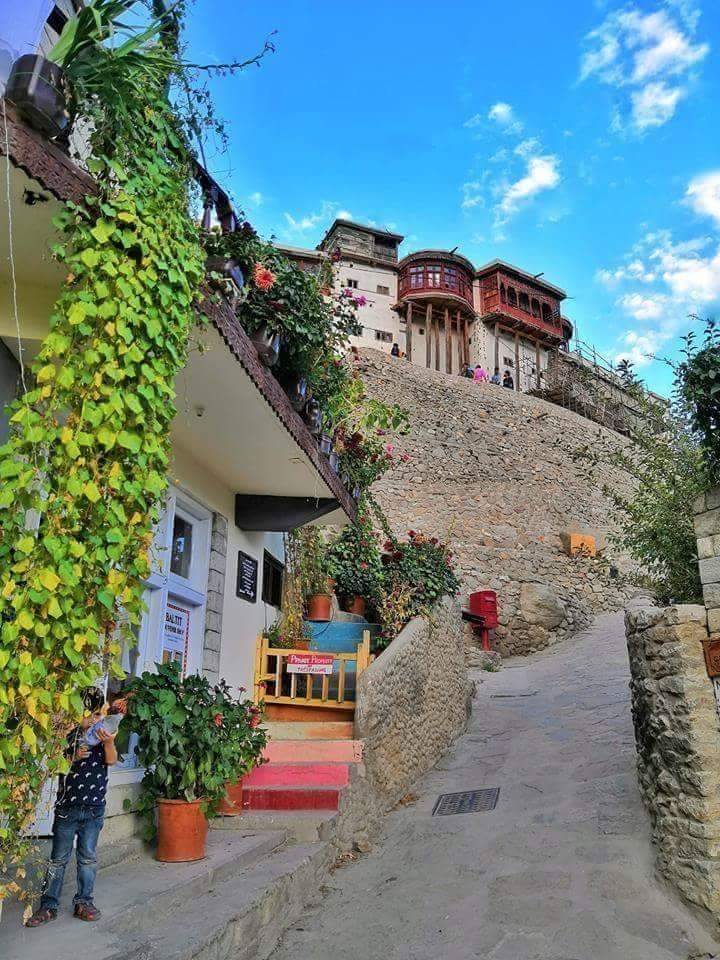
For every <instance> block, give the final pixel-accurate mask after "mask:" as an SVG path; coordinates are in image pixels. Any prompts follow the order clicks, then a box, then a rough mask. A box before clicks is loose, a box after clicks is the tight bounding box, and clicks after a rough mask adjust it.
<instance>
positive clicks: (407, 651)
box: [355, 599, 472, 809]
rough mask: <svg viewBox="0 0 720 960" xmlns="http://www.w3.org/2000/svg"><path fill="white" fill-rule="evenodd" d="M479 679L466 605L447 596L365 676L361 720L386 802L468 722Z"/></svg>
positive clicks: (372, 775) (371, 774)
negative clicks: (466, 632)
mask: <svg viewBox="0 0 720 960" xmlns="http://www.w3.org/2000/svg"><path fill="white" fill-rule="evenodd" d="M471 693H472V684H471V682H470V680H469V679H468V676H467V667H466V658H465V641H464V636H463V629H462V621H461V619H460V611H459V607H458V604H457V603H456V602H455V601H452V600H449V599H446V600H445V601H443V602H442V604H440V606H439V608H438V609H437V610H436V611H435V612H434V614H433V616H432V618H431V619H424V618H417V619H415V620H412V621H411V622H410V623H409V624H408V625H407V626H406V627H405V628H404V630H402V632H401V633H400V634H399V635H398V636H397V637H396V639H395V640H394V641H393V642H392V644H391V645H390V646H389V647H388V648H387V650H385V651H384V652H383V653H382V654H381V655H380V656H379V657H378V658H377V659H376V660H375V661H374V662H373V663H372V664H370V666H369V667H368V668H367V670H365V671H364V672H363V673H362V674H361V676H360V677H359V679H358V690H357V707H356V711H355V725H356V733H357V736H358V737H362V738H363V739H364V741H365V746H364V759H365V764H366V769H367V776H368V779H369V780H370V782H371V783H372V785H373V788H374V791H375V792H376V793H377V794H378V795H379V797H380V798H381V804H382V806H384V807H385V808H386V809H387V808H389V807H391V806H393V805H394V804H395V803H396V802H397V801H398V800H399V799H400V798H401V797H402V796H403V795H404V794H405V793H407V791H408V790H409V788H410V787H411V786H412V784H413V783H414V782H415V780H417V779H418V777H420V776H421V775H422V774H423V773H425V772H426V771H427V770H429V769H430V768H431V767H432V766H434V764H435V763H437V761H438V760H439V759H440V757H441V756H442V755H443V754H444V753H445V751H446V750H447V749H448V747H449V746H450V744H451V743H452V742H453V740H454V739H455V738H456V737H457V736H458V735H459V734H460V733H461V732H462V731H463V730H464V729H465V725H466V723H467V719H468V716H469V712H470V697H471Z"/></svg>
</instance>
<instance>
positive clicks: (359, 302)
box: [354, 294, 367, 307]
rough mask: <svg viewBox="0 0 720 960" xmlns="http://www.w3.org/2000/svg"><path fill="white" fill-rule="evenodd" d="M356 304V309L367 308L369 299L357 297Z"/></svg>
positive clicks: (361, 296)
mask: <svg viewBox="0 0 720 960" xmlns="http://www.w3.org/2000/svg"><path fill="white" fill-rule="evenodd" d="M354 303H355V306H356V307H366V306H367V297H365V296H363V295H362V294H360V296H359V297H355V299H354Z"/></svg>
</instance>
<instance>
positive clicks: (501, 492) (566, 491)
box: [359, 349, 635, 655]
mask: <svg viewBox="0 0 720 960" xmlns="http://www.w3.org/2000/svg"><path fill="white" fill-rule="evenodd" d="M359 366H360V367H361V369H362V372H363V377H364V379H365V382H366V385H367V389H368V391H369V392H370V394H371V395H372V396H374V397H377V398H378V399H382V400H385V401H388V402H396V403H399V404H400V405H401V406H402V407H404V408H405V409H406V410H407V411H408V413H409V415H410V422H411V432H410V433H409V435H408V436H407V437H404V438H402V440H401V441H400V448H401V451H402V452H406V453H407V454H409V457H410V459H409V460H407V462H404V461H401V462H399V463H398V464H397V465H396V467H395V468H394V469H393V470H392V471H390V473H388V475H387V476H386V477H385V478H384V479H383V480H382V481H381V482H380V483H379V484H377V485H376V487H375V488H374V492H375V493H376V494H377V496H378V499H379V501H380V503H381V505H382V506H383V508H384V509H385V511H386V512H387V515H388V517H389V518H390V521H391V523H392V525H393V527H394V529H395V530H396V531H397V532H398V533H400V534H404V533H405V532H406V531H407V530H408V529H412V528H415V529H419V530H423V531H424V532H428V533H430V534H432V535H435V536H438V537H440V538H446V537H447V536H448V534H449V535H450V539H451V541H452V544H453V549H454V551H455V554H456V558H457V561H458V565H459V569H460V573H461V577H462V582H463V593H466V592H470V591H471V590H478V589H491V590H495V591H496V592H497V594H498V598H499V605H500V627H499V629H498V630H497V631H496V646H497V648H498V650H499V651H500V652H501V653H502V654H503V655H507V654H513V653H529V652H531V651H533V650H538V649H541V648H542V647H545V646H547V645H548V644H550V643H554V642H555V641H557V640H559V639H561V638H563V637H566V636H569V635H571V634H573V633H576V632H578V631H579V630H580V629H582V628H583V627H584V626H585V625H586V624H587V623H588V622H589V621H590V619H591V618H592V617H593V616H594V615H595V614H598V613H602V612H610V611H615V610H621V609H622V608H623V607H624V606H625V603H626V602H627V600H628V599H630V597H631V596H632V595H633V593H634V592H635V591H634V588H631V587H629V586H628V584H627V582H626V581H624V580H623V578H622V574H623V573H630V572H631V571H632V565H631V564H630V563H629V561H628V560H627V559H626V558H625V557H623V556H619V555H618V554H617V552H616V551H614V550H613V549H612V548H611V547H610V546H608V544H607V534H608V532H609V515H610V512H611V504H610V502H609V500H608V499H607V498H606V497H605V496H604V495H603V493H602V490H601V489H600V487H601V485H602V484H601V482H600V481H598V479H593V478H591V477H589V476H588V475H587V470H586V468H585V466H584V464H583V463H582V462H581V461H578V460H577V459H576V458H575V454H576V452H577V451H578V449H580V448H582V447H584V446H592V447H594V448H595V449H596V450H605V449H618V448H619V449H624V448H626V447H627V445H628V443H629V441H628V440H626V438H624V437H622V436H621V435H620V434H617V433H614V432H613V431H610V430H604V429H603V428H601V427H599V426H598V425H597V424H596V423H593V422H591V421H590V420H587V419H585V418H584V417H581V416H579V415H578V414H575V413H572V412H571V411H570V410H565V409H564V408H562V407H558V406H556V405H554V404H551V403H547V402H546V401H544V400H540V399H538V398H536V397H530V396H527V395H526V394H518V393H514V392H513V391H511V390H506V389H504V388H502V387H496V386H494V385H492V384H478V383H473V382H472V381H469V380H466V379H463V378H460V377H457V376H451V375H448V374H444V373H437V372H435V371H431V370H426V369H424V368H421V367H418V366H415V365H413V364H410V363H407V362H405V361H403V360H400V359H395V358H393V357H390V356H389V355H387V354H384V353H381V352H379V351H377V350H371V349H365V350H361V351H360V354H359ZM601 479H602V481H604V482H605V483H607V484H608V485H609V486H611V487H612V488H614V489H616V490H623V489H625V490H630V489H631V480H630V478H629V477H628V476H627V475H626V474H624V473H623V472H621V471H619V470H617V469H615V468H611V467H607V468H606V469H605V471H604V473H603V476H602V478H601ZM567 532H576V533H590V534H592V535H594V536H595V538H596V540H597V542H598V546H599V547H600V548H601V551H602V555H601V557H600V558H599V559H590V558H587V557H569V556H567V554H566V553H565V551H564V549H563V543H562V534H563V533H567ZM611 565H614V566H616V567H617V568H618V570H619V572H620V574H621V576H620V577H618V578H613V577H611V576H610V566H611Z"/></svg>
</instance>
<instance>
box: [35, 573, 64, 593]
mask: <svg viewBox="0 0 720 960" xmlns="http://www.w3.org/2000/svg"><path fill="white" fill-rule="evenodd" d="M38 579H39V580H40V583H41V584H42V585H43V586H44V587H45V589H46V590H50V592H51V593H52V591H53V590H57V586H58V584H59V583H60V577H59V576H58V575H57V574H56V573H55V571H54V570H49V569H48V568H45V570H41V571H40V573H39V574H38Z"/></svg>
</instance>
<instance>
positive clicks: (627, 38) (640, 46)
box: [580, 0, 710, 134]
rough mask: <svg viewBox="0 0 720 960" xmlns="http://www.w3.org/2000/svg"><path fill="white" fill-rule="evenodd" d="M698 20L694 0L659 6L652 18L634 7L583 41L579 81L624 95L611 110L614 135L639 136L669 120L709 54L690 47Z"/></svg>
mask: <svg viewBox="0 0 720 960" xmlns="http://www.w3.org/2000/svg"><path fill="white" fill-rule="evenodd" d="M698 20H699V10H698V8H697V5H696V4H695V3H694V2H693V0H660V2H659V3H658V6H657V8H656V9H655V10H653V11H651V12H643V11H642V10H640V9H639V8H638V7H637V6H635V5H631V6H628V7H624V8H623V9H622V10H615V11H613V12H612V13H609V14H608V16H607V17H606V18H605V20H604V21H603V22H602V23H601V24H600V26H599V27H596V28H595V29H594V30H592V31H591V32H590V33H589V34H588V35H587V36H586V37H585V47H586V49H585V52H584V53H583V55H582V57H581V61H580V80H581V81H583V80H587V79H589V78H590V77H595V78H596V79H597V80H599V81H600V82H601V83H605V84H608V85H610V86H614V87H618V88H627V89H628V92H629V96H628V100H627V102H626V103H625V104H624V105H623V106H619V105H617V104H616V106H615V108H614V110H613V114H612V123H611V126H612V128H613V129H614V130H616V131H621V130H625V129H630V130H632V131H634V132H635V133H638V134H642V133H644V132H645V131H647V130H648V129H650V128H652V127H659V126H662V125H663V124H665V123H667V122H668V121H669V120H670V119H672V117H673V116H674V114H675V112H676V110H677V106H678V103H679V102H680V101H681V100H682V99H683V97H685V96H686V95H687V92H688V88H687V83H688V81H689V80H690V79H691V78H692V73H693V69H694V68H696V67H697V66H699V64H701V63H702V61H703V60H704V59H705V58H706V57H707V55H708V53H709V51H710V46H709V44H707V43H701V42H696V41H695V33H696V30H697V25H698ZM626 117H627V119H625V118H626Z"/></svg>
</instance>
